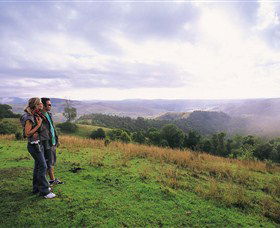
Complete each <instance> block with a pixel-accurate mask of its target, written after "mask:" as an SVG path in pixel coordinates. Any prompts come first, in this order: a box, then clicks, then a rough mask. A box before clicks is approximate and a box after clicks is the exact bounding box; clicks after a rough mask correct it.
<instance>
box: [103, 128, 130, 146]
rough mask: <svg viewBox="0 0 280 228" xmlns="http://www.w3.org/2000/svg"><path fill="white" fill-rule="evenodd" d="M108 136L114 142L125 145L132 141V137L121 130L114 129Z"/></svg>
mask: <svg viewBox="0 0 280 228" xmlns="http://www.w3.org/2000/svg"><path fill="white" fill-rule="evenodd" d="M108 136H109V138H110V139H111V140H113V141H122V142H124V143H128V142H130V141H131V138H130V136H129V135H128V133H127V132H126V131H123V130H121V129H113V130H111V131H109V132H108Z"/></svg>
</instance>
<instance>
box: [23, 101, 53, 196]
mask: <svg viewBox="0 0 280 228" xmlns="http://www.w3.org/2000/svg"><path fill="white" fill-rule="evenodd" d="M42 109H43V104H42V102H41V99H40V98H37V97H34V98H30V99H29V101H28V106H27V107H26V108H25V110H24V115H22V117H21V124H22V126H23V127H24V135H25V136H26V137H27V139H28V144H27V149H28V152H29V153H30V154H31V156H32V157H33V159H34V161H35V162H34V170H33V193H34V194H36V193H39V195H40V196H44V197H45V198H47V199H51V198H54V197H55V194H54V193H52V192H51V191H50V190H51V189H50V187H49V183H48V181H47V179H46V172H47V164H46V160H45V157H44V151H43V147H42V145H41V144H40V128H41V124H42V118H44V115H43V114H42V113H41V110H42Z"/></svg>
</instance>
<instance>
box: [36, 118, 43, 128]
mask: <svg viewBox="0 0 280 228" xmlns="http://www.w3.org/2000/svg"><path fill="white" fill-rule="evenodd" d="M36 121H37V124H38V126H39V127H40V126H41V124H42V121H43V120H42V118H41V117H39V116H37V117H36Z"/></svg>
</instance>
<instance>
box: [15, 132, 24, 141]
mask: <svg viewBox="0 0 280 228" xmlns="http://www.w3.org/2000/svg"><path fill="white" fill-rule="evenodd" d="M22 134H23V133H22V132H16V133H15V138H16V140H22V139H23V135H22Z"/></svg>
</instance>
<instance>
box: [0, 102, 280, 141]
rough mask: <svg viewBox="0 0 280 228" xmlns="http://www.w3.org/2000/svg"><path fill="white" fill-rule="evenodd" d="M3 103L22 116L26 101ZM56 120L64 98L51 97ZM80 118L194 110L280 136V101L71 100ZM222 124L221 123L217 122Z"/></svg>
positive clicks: (163, 115) (182, 114) (162, 115)
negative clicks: (225, 116) (215, 114)
mask: <svg viewBox="0 0 280 228" xmlns="http://www.w3.org/2000/svg"><path fill="white" fill-rule="evenodd" d="M0 103H2V104H4V103H5V104H9V105H11V106H12V107H13V111H14V112H16V113H22V110H23V109H24V106H25V105H26V103H27V99H24V98H19V97H2V98H0ZM52 104H53V111H52V112H53V113H54V116H55V120H56V121H64V117H63V115H62V113H63V110H64V107H65V99H60V98H52ZM71 104H72V106H74V107H75V108H76V109H77V113H78V117H81V116H83V115H85V114H91V113H102V114H108V115H117V116H128V117H131V118H137V117H144V118H149V119H158V120H180V119H187V118H188V117H189V115H190V113H192V112H193V111H197V110H200V111H207V112H209V111H210V112H217V113H218V112H223V113H225V114H226V115H227V116H229V119H230V122H229V123H228V124H230V125H231V128H233V129H234V128H236V129H239V128H240V129H241V128H242V129H243V130H242V133H246V134H248V133H250V134H258V135H273V136H275V135H279V133H280V112H279V111H280V98H270V99H243V100H164V99H157V100H141V99H131V100H122V101H101V100H93V101H79V100H72V101H71ZM217 124H219V123H217Z"/></svg>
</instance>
